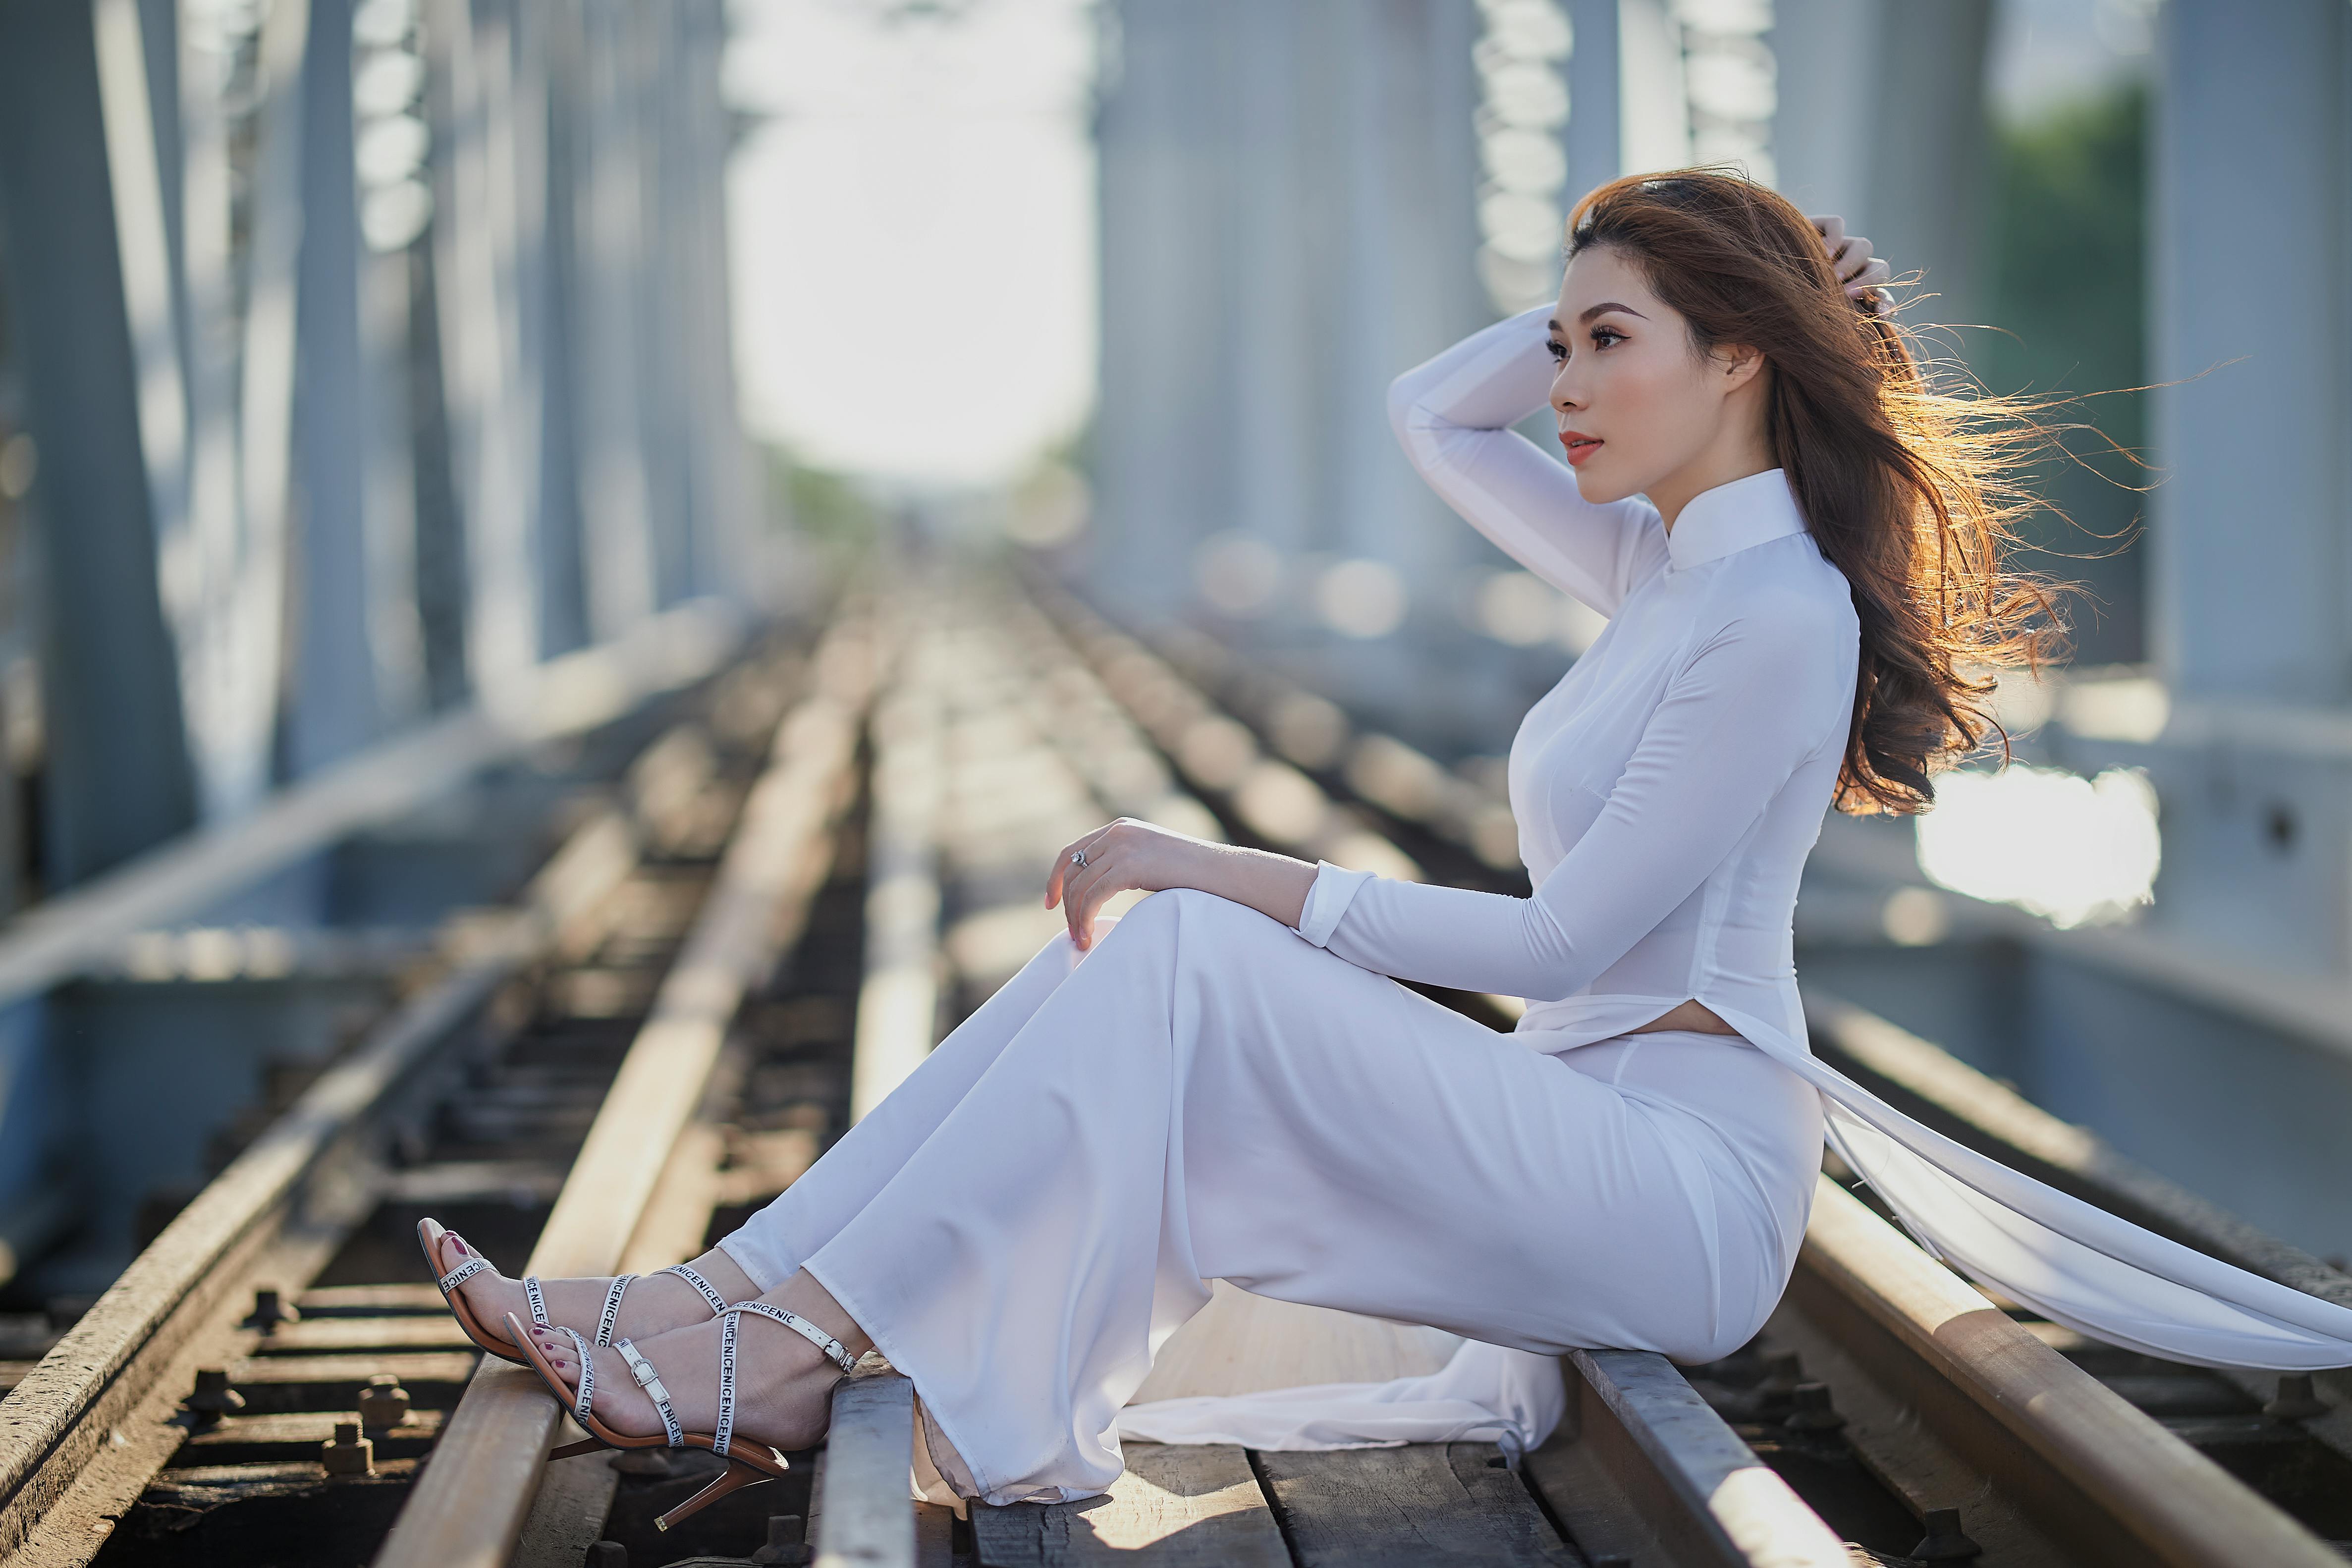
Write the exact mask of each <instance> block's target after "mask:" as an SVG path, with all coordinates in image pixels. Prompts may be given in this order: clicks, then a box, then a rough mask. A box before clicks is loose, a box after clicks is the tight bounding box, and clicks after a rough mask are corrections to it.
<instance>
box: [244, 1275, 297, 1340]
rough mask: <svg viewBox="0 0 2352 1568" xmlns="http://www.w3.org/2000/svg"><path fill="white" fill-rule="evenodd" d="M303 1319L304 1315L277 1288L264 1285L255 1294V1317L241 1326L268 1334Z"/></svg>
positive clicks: (248, 1319)
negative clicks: (284, 1324) (279, 1325)
mask: <svg viewBox="0 0 2352 1568" xmlns="http://www.w3.org/2000/svg"><path fill="white" fill-rule="evenodd" d="M301 1317H302V1314H301V1313H299V1312H296V1311H295V1310H294V1308H293V1306H292V1304H291V1303H289V1301H287V1300H286V1298H285V1297H284V1296H283V1295H281V1294H280V1293H279V1292H278V1287H277V1286H275V1285H264V1286H262V1287H261V1288H260V1289H259V1290H257V1291H254V1292H253V1315H252V1316H251V1317H249V1318H247V1319H246V1320H245V1322H243V1323H242V1324H241V1325H239V1326H241V1327H244V1328H249V1329H259V1330H260V1331H261V1332H262V1333H268V1332H269V1331H270V1330H271V1329H274V1328H276V1327H277V1326H278V1324H279V1323H290V1322H299V1321H300V1320H301Z"/></svg>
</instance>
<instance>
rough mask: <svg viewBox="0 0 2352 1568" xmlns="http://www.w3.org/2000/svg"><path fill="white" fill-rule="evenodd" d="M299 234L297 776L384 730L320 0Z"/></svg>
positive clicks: (355, 291)
mask: <svg viewBox="0 0 2352 1568" xmlns="http://www.w3.org/2000/svg"><path fill="white" fill-rule="evenodd" d="M302 75H303V84H302V121H301V123H302V145H303V156H302V172H301V192H302V242H301V253H300V259H299V264H298V269H299V284H298V295H299V297H298V304H297V307H296V320H297V325H296V334H297V340H298V345H299V346H298V362H297V365H296V369H295V376H296V383H297V399H296V404H295V409H294V441H295V448H296V452H295V464H296V468H297V470H298V476H299V485H300V495H301V506H300V508H299V516H298V517H296V518H295V528H296V529H297V532H298V536H299V546H298V547H297V548H296V549H295V550H294V551H293V559H294V560H295V562H296V563H297V564H298V568H299V571H300V573H301V591H300V592H299V594H298V595H297V596H296V601H295V617H296V620H295V625H296V630H295V633H294V635H295V649H296V656H295V659H294V662H293V665H292V671H293V674H292V678H291V680H290V681H289V686H290V688H291V692H290V696H291V704H290V709H291V711H290V712H289V714H288V715H287V726H286V740H287V746H286V750H287V757H286V761H287V766H288V771H289V773H290V774H292V775H294V776H296V777H299V776H300V775H302V774H306V773H309V772H310V771H312V770H313V769H315V768H320V767H322V766H324V765H325V764H327V763H329V762H331V761H333V760H335V759H336V758H341V757H345V756H348V755H350V754H351V753H352V752H354V751H356V750H358V749H360V748H361V747H363V746H365V745H366V744H367V743H368V742H369V741H370V740H373V739H374V738H375V737H377V736H378V735H380V734H382V733H383V729H384V727H385V726H386V723H387V720H388V718H389V715H388V714H387V712H386V709H385V705H384V703H383V697H382V695H381V692H380V690H379V687H378V683H377V678H376V674H377V671H376V657H375V647H374V643H373V637H372V635H371V622H373V620H374V618H375V613H374V612H375V609H376V606H375V603H374V601H375V598H376V595H375V594H374V593H373V591H372V589H371V584H370V582H369V580H368V578H369V568H370V561H369V551H368V548H367V533H366V502H367V497H366V486H367V484H368V476H369V442H368V436H367V432H366V429H365V422H366V420H367V419H368V418H369V417H370V416H371V415H373V414H378V413H380V412H381V411H379V410H376V409H374V408H373V407H372V406H371V401H372V400H370V399H369V398H368V396H367V393H368V392H369V391H370V378H369V377H368V376H366V375H365V374H364V373H363V371H364V366H365V359H364V357H363V355H362V348H361V341H362V338H361V328H360V269H361V265H362V251H361V246H360V216H359V193H358V182H357V174H356V171H355V168H354V165H353V162H352V154H353V148H352V135H353V122H352V15H351V7H350V6H349V5H347V4H342V3H340V0H320V3H319V4H317V5H313V6H312V7H311V15H310V37H309V41H308V44H307V46H306V47H305V50H304V57H303V62H302Z"/></svg>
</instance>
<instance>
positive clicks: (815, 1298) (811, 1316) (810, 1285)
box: [761, 1269, 874, 1356]
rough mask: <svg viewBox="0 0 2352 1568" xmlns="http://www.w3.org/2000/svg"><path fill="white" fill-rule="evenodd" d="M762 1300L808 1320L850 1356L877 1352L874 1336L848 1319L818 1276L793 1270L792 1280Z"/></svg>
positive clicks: (851, 1319)
mask: <svg viewBox="0 0 2352 1568" xmlns="http://www.w3.org/2000/svg"><path fill="white" fill-rule="evenodd" d="M761 1300H762V1301H766V1302H767V1303H768V1304H769V1305H770V1306H772V1307H782V1308H783V1309H784V1311H786V1312H793V1313H795V1314H797V1315H798V1316H801V1317H803V1318H806V1319H807V1320H808V1321H809V1322H813V1323H814V1324H815V1325H816V1326H817V1327H819V1328H821V1329H823V1330H824V1332H825V1333H829V1334H831V1335H832V1336H833V1337H834V1338H835V1339H837V1340H839V1341H840V1342H841V1343H842V1345H843V1347H844V1348H845V1349H846V1350H847V1351H848V1352H849V1354H851V1355H854V1356H855V1355H863V1354H866V1352H867V1351H869V1350H872V1349H873V1348H874V1339H873V1336H872V1335H870V1334H868V1333H866V1331H865V1329H863V1328H861V1327H860V1326H858V1322H857V1320H856V1319H855V1318H853V1317H851V1316H850V1315H849V1312H848V1310H847V1309H846V1308H845V1307H843V1306H842V1304H841V1303H840V1302H839V1301H835V1300H834V1299H833V1292H832V1291H828V1290H826V1289H825V1288H824V1286H823V1285H821V1284H819V1283H818V1282H817V1279H816V1276H815V1275H814V1274H812V1273H810V1272H809V1271H808V1270H805V1269H799V1270H793V1277H792V1278H791V1279H789V1280H786V1281H784V1282H783V1283H782V1284H781V1285H779V1286H777V1287H776V1288H775V1289H774V1290H772V1291H769V1292H768V1293H767V1294H766V1295H764V1296H762V1297H761Z"/></svg>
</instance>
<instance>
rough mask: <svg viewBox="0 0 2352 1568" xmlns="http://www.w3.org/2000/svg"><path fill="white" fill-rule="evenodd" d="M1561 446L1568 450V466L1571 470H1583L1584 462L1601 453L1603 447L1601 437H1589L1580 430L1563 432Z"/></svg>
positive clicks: (1560, 434)
mask: <svg viewBox="0 0 2352 1568" xmlns="http://www.w3.org/2000/svg"><path fill="white" fill-rule="evenodd" d="M1559 444H1561V445H1562V446H1564V447H1566V448H1567V449H1568V465H1569V466H1570V467H1571V468H1581V467H1582V466H1583V465H1584V460H1585V459H1586V458H1588V457H1590V456H1591V455H1593V454H1594V453H1596V452H1598V451H1600V450H1601V438H1600V437H1599V436H1597V435H1587V434H1584V432H1582V431H1580V430H1563V431H1561V432H1560V433H1559Z"/></svg>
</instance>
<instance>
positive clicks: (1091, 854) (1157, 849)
mask: <svg viewBox="0 0 2352 1568" xmlns="http://www.w3.org/2000/svg"><path fill="white" fill-rule="evenodd" d="M1315 872H1316V868H1315V867H1314V866H1311V865H1309V864H1307V862H1305V861H1300V860H1293V859H1291V858H1290V857H1289V856H1288V855H1278V854H1274V853H1272V852H1268V851H1265V850H1253V849H1244V848H1243V847H1241V846H1240V845H1238V844H1216V843H1211V842H1210V841H1208V840H1206V839H1196V838H1193V837H1192V836H1191V835H1190V834H1188V833H1178V832H1171V831H1169V830H1168V829H1166V828H1162V827H1157V826H1154V825H1153V824H1152V823H1150V822H1139V821H1136V820H1135V819H1134V818H1132V817H1121V818H1120V819H1119V820H1118V821H1116V822H1113V823H1111V824H1110V825H1109V826H1108V827H1107V828H1097V830H1095V831H1093V832H1091V833H1088V834H1087V836H1086V837H1085V838H1083V839H1079V840H1077V841H1075V842H1073V843H1069V844H1066V845H1065V846H1063V849H1062V852H1061V853H1060V854H1059V855H1058V856H1056V857H1055V861H1054V868H1053V870H1052V871H1051V872H1049V873H1046V877H1045V907H1046V908H1048V909H1051V908H1053V907H1054V906H1055V904H1060V905H1061V906H1062V913H1063V915H1065V916H1066V917H1067V919H1068V920H1069V923H1070V940H1071V941H1072V942H1073V943H1075V944H1076V946H1078V947H1079V948H1081V949H1084V948H1087V947H1091V946H1094V939H1095V937H1094V931H1095V916H1096V915H1098V914H1099V913H1101V910H1102V906H1103V902H1104V901H1105V900H1106V899H1108V898H1109V897H1110V896H1111V895H1112V894H1119V893H1125V892H1127V891H1129V889H1134V890H1137V891H1139V892H1143V893H1161V892H1164V891H1166V890H1167V889H1169V888H1171V887H1192V888H1198V889H1199V890H1200V891H1201V892H1202V893H1209V894H1215V895H1216V896H1217V897H1219V898H1223V899H1229V900H1231V901H1232V902H1233V903H1235V904H1243V905H1245V906H1247V907H1248V908H1251V909H1255V910H1256V911H1257V912H1258V913H1259V914H1261V915H1266V916H1267V917H1269V918H1271V919H1275V920H1279V921H1281V922H1282V923H1283V924H1284V925H1290V926H1296V925H1297V924H1298V919H1299V913H1300V911H1301V909H1302V908H1303V907H1304V906H1305V904H1306V902H1307V890H1308V889H1309V888H1310V887H1312V886H1313V885H1314V883H1315Z"/></svg>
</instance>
